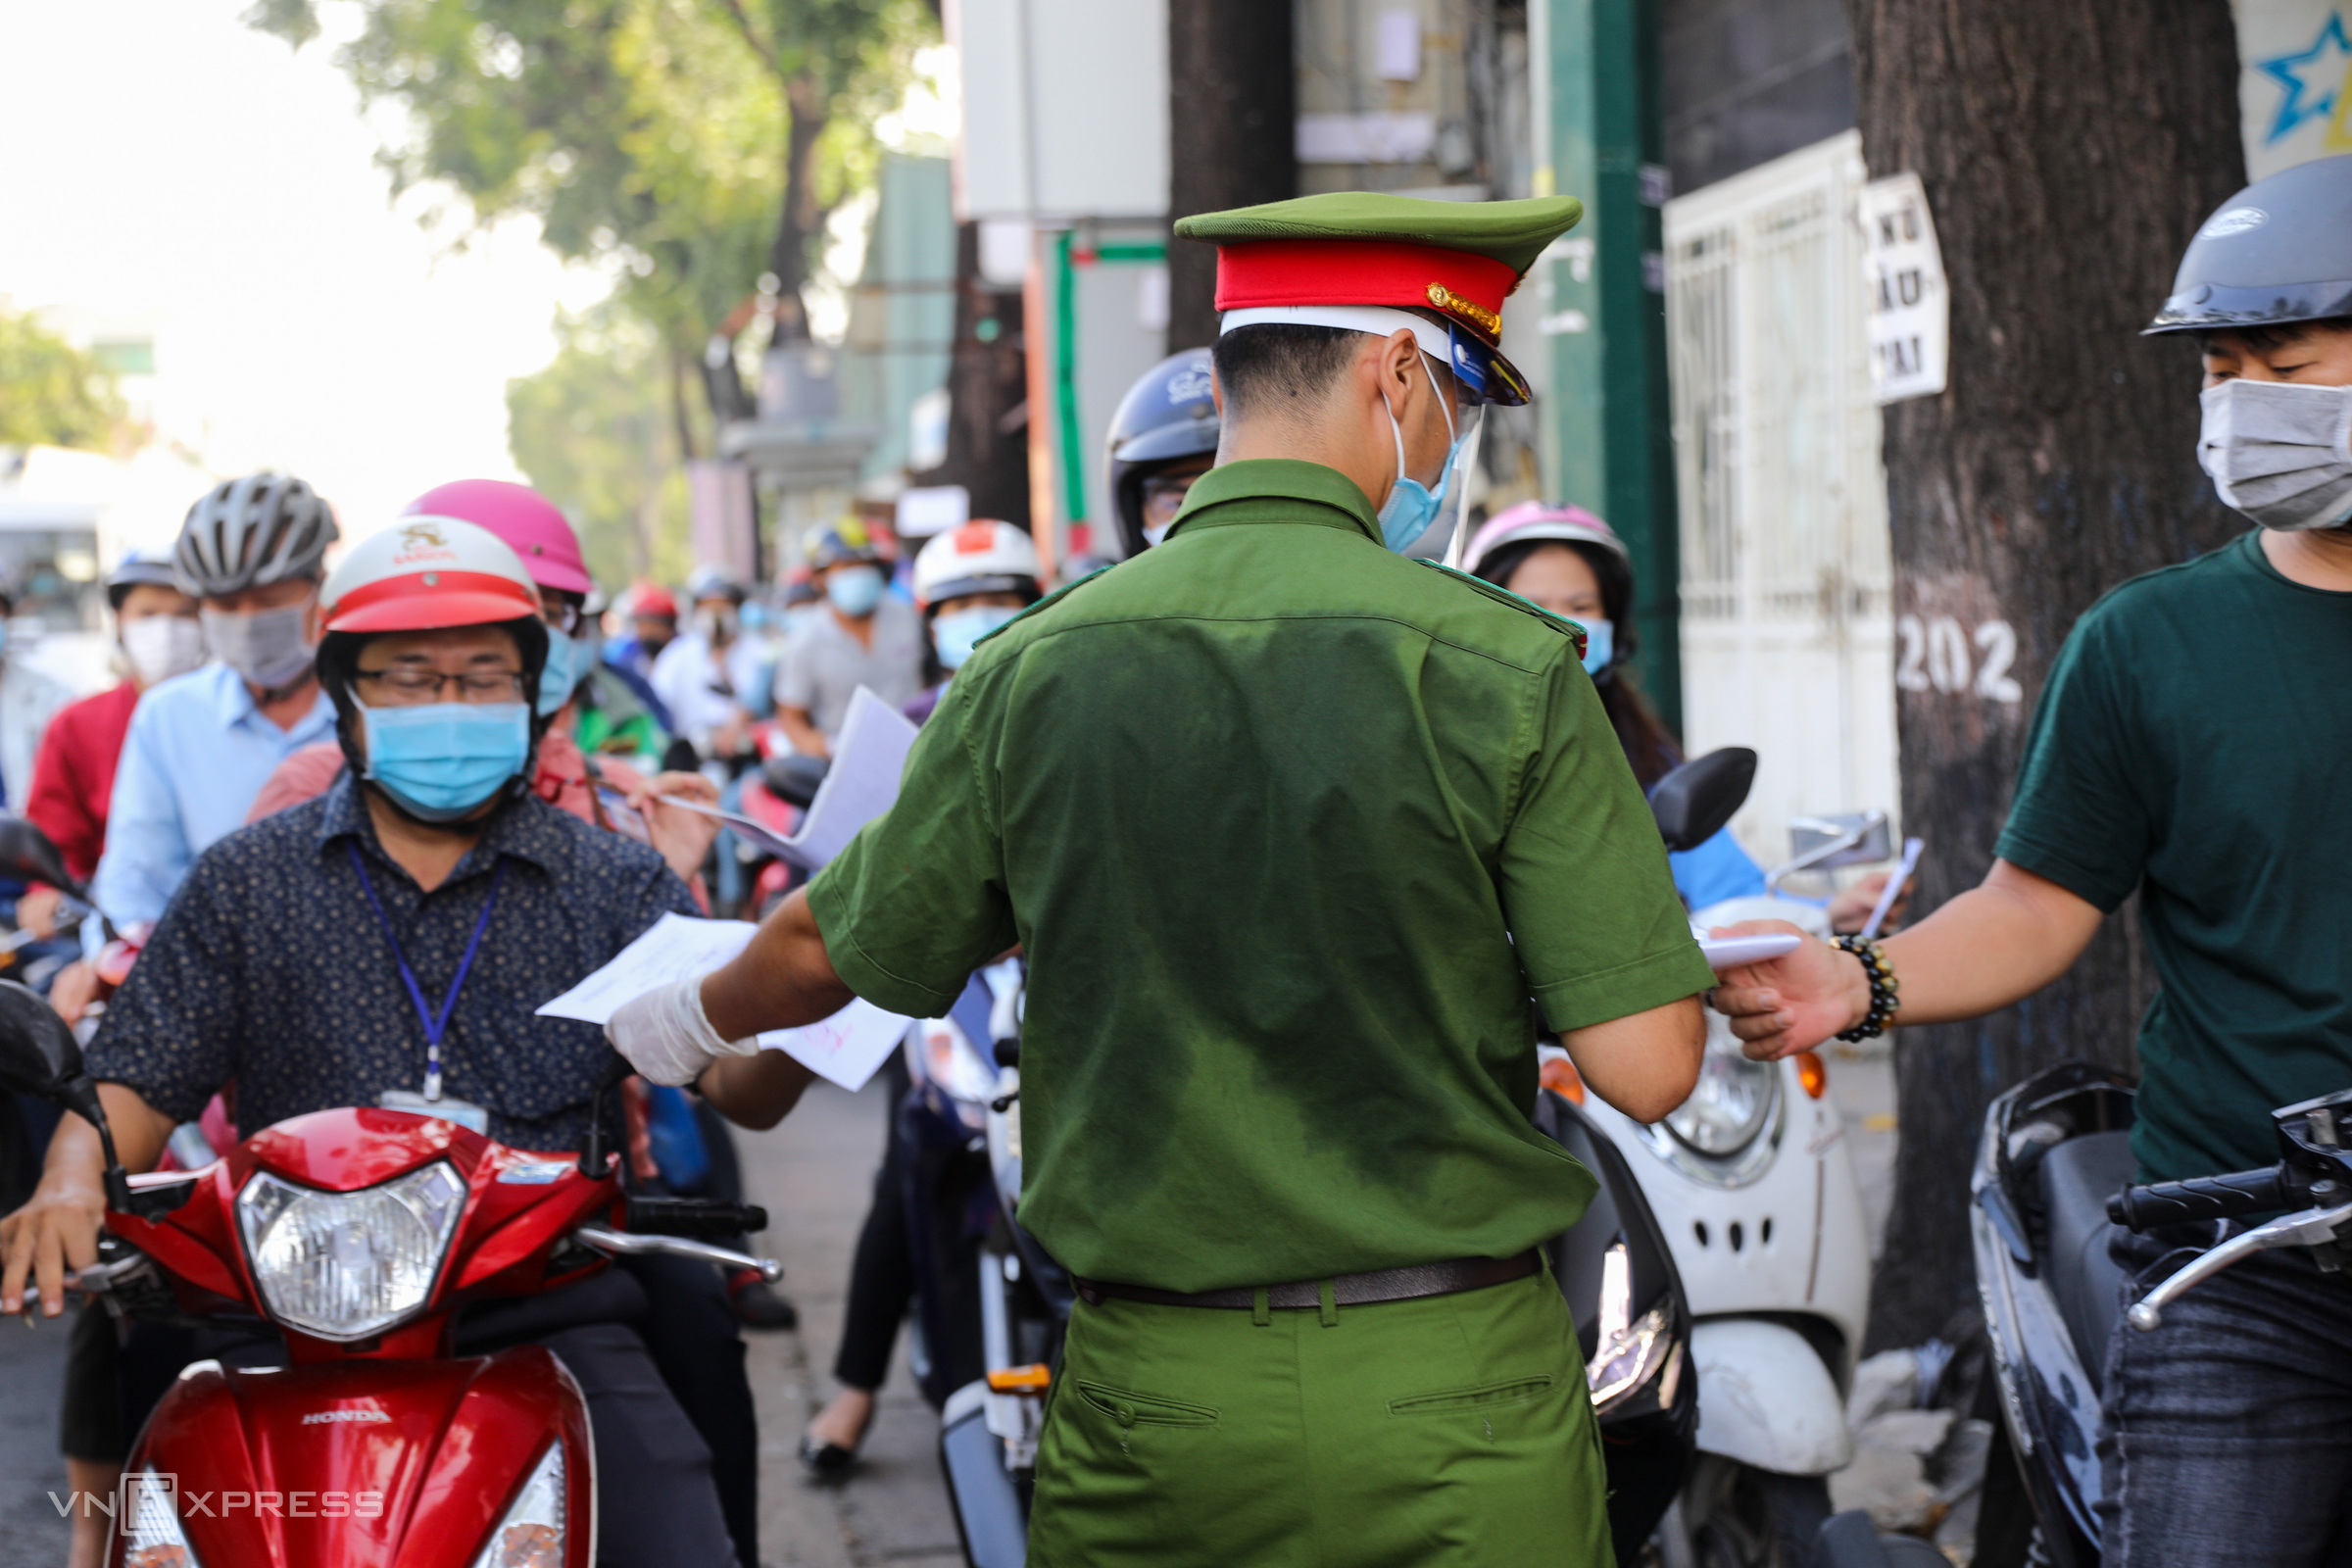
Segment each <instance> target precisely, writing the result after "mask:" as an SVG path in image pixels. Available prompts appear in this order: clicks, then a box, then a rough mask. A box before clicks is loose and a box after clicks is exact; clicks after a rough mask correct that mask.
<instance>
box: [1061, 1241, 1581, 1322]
mask: <svg viewBox="0 0 2352 1568" xmlns="http://www.w3.org/2000/svg"><path fill="white" fill-rule="evenodd" d="M1541 1267H1543V1263H1542V1262H1541V1261H1540V1260H1539V1258H1538V1257H1537V1255H1536V1251H1535V1249H1533V1248H1530V1249H1528V1250H1526V1251H1524V1252H1521V1253H1520V1254H1519V1255H1518V1256H1517V1257H1457V1258H1454V1259H1453V1260H1451V1261H1450V1262H1445V1263H1415V1264H1413V1265H1411V1266H1410V1267H1408V1268H1380V1269H1374V1270H1373V1271H1372V1272H1371V1273H1369V1274H1342V1275H1339V1276H1337V1277H1335V1278H1333V1279H1332V1280H1330V1281H1328V1282H1326V1281H1323V1280H1300V1281H1299V1282H1297V1283H1296V1284H1291V1285H1273V1286H1266V1287H1262V1289H1264V1290H1265V1293H1266V1304H1267V1305H1268V1306H1278V1307H1283V1308H1285V1309H1288V1310H1292V1311H1297V1310H1299V1309H1301V1308H1307V1309H1312V1308H1316V1307H1320V1306H1321V1305H1322V1304H1323V1287H1324V1285H1325V1284H1326V1283H1328V1284H1329V1285H1330V1286H1331V1295H1332V1301H1333V1304H1335V1305H1338V1306H1369V1305H1372V1304H1373V1303H1375V1302H1379V1301H1413V1300H1418V1299H1421V1298H1422V1297H1424V1296H1451V1295H1453V1294H1454V1293H1455V1292H1456V1291H1477V1290H1484V1289H1485V1288H1486V1287H1488V1286H1490V1285H1507V1284H1509V1283H1510V1282H1511V1281H1512V1280H1523V1279H1525V1278H1527V1277H1528V1276H1529V1275H1530V1274H1533V1273H1535V1272H1536V1270H1538V1269H1539V1268H1541ZM1076 1284H1077V1286H1078V1295H1079V1297H1080V1298H1081V1299H1083V1300H1085V1302H1086V1303H1087V1304H1088V1305H1089V1306H1101V1305H1102V1304H1103V1301H1104V1300H1105V1299H1108V1298H1111V1297H1116V1298H1117V1299H1120V1300H1122V1301H1149V1302H1151V1303H1152V1305H1154V1306H1223V1307H1239V1308H1242V1309H1243V1310H1245V1311H1246V1310H1248V1309H1250V1308H1251V1307H1253V1306H1255V1305H1256V1304H1257V1291H1258V1289H1259V1288H1257V1287H1251V1286H1248V1285H1237V1286H1234V1287H1232V1288H1231V1289H1229V1290H1222V1291H1197V1292H1195V1293H1194V1294H1192V1295H1190V1296H1187V1295H1186V1294H1184V1293H1183V1292H1181V1291H1158V1290H1153V1289H1152V1287H1151V1286H1149V1285H1113V1284H1110V1283H1108V1282H1107V1281H1103V1280H1079V1281H1077V1282H1076Z"/></svg>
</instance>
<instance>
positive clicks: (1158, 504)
mask: <svg viewBox="0 0 2352 1568" xmlns="http://www.w3.org/2000/svg"><path fill="white" fill-rule="evenodd" d="M1200 477H1201V475H1199V474H1197V473H1155V474H1153V475H1152V477H1150V478H1149V479H1146V480H1145V481H1144V515H1145V516H1146V517H1148V518H1150V519H1151V520H1152V522H1154V523H1161V522H1166V521H1167V520H1168V519H1169V518H1171V517H1173V516H1175V515H1176V514H1177V513H1179V512H1182V511H1183V510H1184V498H1185V497H1186V496H1187V495H1190V494H1191V493H1192V489H1193V481H1194V480H1195V479H1198V478H1200Z"/></svg>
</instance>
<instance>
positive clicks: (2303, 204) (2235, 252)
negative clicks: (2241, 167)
mask: <svg viewBox="0 0 2352 1568" xmlns="http://www.w3.org/2000/svg"><path fill="white" fill-rule="evenodd" d="M2337 316H2352V154H2347V155H2345V156H2343V157H2340V158H2316V159H2314V160H2312V161H2311V162H2310V163H2308V164H2297V165H2295V166H2294V167H2293V168H2292V169H2282V170H2280V171H2279V172H2278V173H2276V174H2273V175H2271V176H2270V177H2269V178H2268V179H2258V180H2256V181H2255V182H2254V183H2253V184H2251V185H2248V186H2247V187H2246V188H2245V189H2244V190H2241V191H2239V192H2238V193H2237V194H2236V195H2234V196H2232V197H2230V198H2229V200H2228V201H2226V202H2224V203H2222V205H2221V209H2220V211H2218V212H2216V213H2215V214H2214V215H2213V216H2212V217H2211V218H2209V219H2207V220H2206V221H2205V223H2204V226H2203V227H2201V228H2199V229H2198V230H2197V233H2196V237H2195V238H2194V239H2191V240H2190V241H2189V242H2188V251H2187V254H2185V255H2183V256H2182V257H2181V258H2180V275H2179V276H2177V277H2176V278H2174V279H2173V293H2172V297H2171V298H2170V299H2168V300H2166V301H2165V302H2164V309H2163V310H2161V311H2158V312H2157V313H2156V319H2155V320H2153V321H2150V322H2149V323H2148V325H2147V329H2146V332H2145V333H2144V334H2143V335H2146V336H2154V335H2156V334H2158V333H2163V332H2216V331H2223V330H2226V329H2228V328H2230V327H2239V326H2279V325H2283V324H2285V323H2286V322H2288V321H2321V320H2326V319H2328V318H2330V317H2337Z"/></svg>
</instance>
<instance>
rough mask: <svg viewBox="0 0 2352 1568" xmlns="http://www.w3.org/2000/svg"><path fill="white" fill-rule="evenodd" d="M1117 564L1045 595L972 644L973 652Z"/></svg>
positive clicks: (1100, 569)
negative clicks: (1007, 628)
mask: <svg viewBox="0 0 2352 1568" xmlns="http://www.w3.org/2000/svg"><path fill="white" fill-rule="evenodd" d="M1117 564H1118V563H1117V562H1115V561H1114V562H1112V563H1110V565H1107V566H1097V567H1096V568H1095V569H1094V570H1092V571H1090V572H1088V573H1087V574H1086V575H1085V576H1083V577H1080V578H1079V579H1078V580H1077V581H1075V582H1065V583H1063V584H1062V585H1061V586H1060V587H1058V588H1056V589H1054V591H1053V592H1052V593H1050V594H1048V595H1046V597H1045V598H1043V599H1040V600H1039V601H1038V602H1037V603H1036V604H1034V605H1030V606H1028V607H1027V608H1026V609H1024V610H1023V611H1022V612H1021V613H1019V614H1017V615H1015V616H1013V617H1012V618H1011V619H1010V620H1008V621H1006V622H1005V625H1004V626H998V627H996V628H994V629H993V630H991V631H990V632H989V633H988V634H987V635H986V636H983V637H981V638H980V639H979V640H978V641H976V642H974V643H973V644H972V648H973V650H974V651H975V652H977V651H978V650H979V648H980V645H981V644H982V643H986V642H989V641H992V640H993V639H995V638H997V637H1000V636H1002V635H1004V632H1005V627H1007V626H1017V625H1019V624H1020V623H1021V622H1022V621H1024V620H1027V619H1028V618H1029V617H1030V616H1031V615H1034V614H1036V613H1038V612H1039V611H1041V610H1043V609H1045V608H1046V607H1047V606H1048V605H1053V604H1059V603H1060V602H1061V601H1062V600H1064V599H1066V598H1068V597H1069V596H1070V595H1071V594H1074V593H1076V592H1077V591H1078V590H1079V589H1081V588H1083V587H1085V586H1086V585H1087V584H1088V583H1090V582H1093V581H1094V580H1095V579H1096V578H1097V577H1100V576H1102V575H1103V573H1104V572H1106V571H1108V570H1109V569H1110V567H1111V566H1115V565H1117Z"/></svg>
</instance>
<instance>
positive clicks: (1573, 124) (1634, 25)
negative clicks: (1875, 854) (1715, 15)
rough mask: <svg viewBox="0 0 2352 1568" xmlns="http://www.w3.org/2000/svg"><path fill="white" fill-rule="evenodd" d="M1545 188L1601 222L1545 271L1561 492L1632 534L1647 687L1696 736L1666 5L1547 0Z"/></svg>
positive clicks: (1547, 428)
mask: <svg viewBox="0 0 2352 1568" xmlns="http://www.w3.org/2000/svg"><path fill="white" fill-rule="evenodd" d="M1529 21H1530V24H1531V27H1530V31H1531V32H1532V33H1533V34H1534V36H1533V37H1532V38H1531V39H1530V43H1531V46H1532V47H1531V51H1530V52H1531V55H1532V56H1533V60H1534V64H1535V67H1536V72H1537V80H1536V83H1535V87H1536V92H1535V98H1536V104H1535V113H1536V123H1537V129H1538V136H1539V145H1538V147H1537V158H1536V191H1537V193H1538V194H1539V195H1549V194H1551V193H1552V192H1554V191H1559V192H1564V193H1566V194H1568V195H1571V196H1576V197H1579V198H1581V199H1582V200H1583V201H1584V204H1585V220H1584V221H1583V222H1582V223H1580V224H1578V225H1577V226H1576V228H1575V229H1573V230H1571V231H1570V233H1569V234H1568V236H1567V237H1566V238H1565V239H1564V240H1562V241H1561V242H1560V243H1559V244H1557V245H1555V246H1554V247H1553V248H1552V251H1551V252H1550V253H1548V254H1547V255H1546V257H1545V259H1544V260H1543V261H1541V262H1539V263H1538V264H1537V265H1538V266H1539V267H1544V268H1548V269H1550V278H1549V281H1550V284H1551V287H1550V290H1549V293H1548V296H1547V297H1545V296H1544V295H1543V294H1541V293H1539V298H1542V299H1544V307H1543V309H1544V316H1545V319H1544V330H1545V333H1546V334H1547V337H1546V345H1547V350H1548V360H1549V363H1548V366H1547V368H1548V369H1549V371H1550V376H1549V387H1550V395H1549V396H1548V397H1547V398H1546V399H1545V403H1546V404H1547V408H1546V412H1545V417H1544V468H1545V471H1546V473H1547V474H1548V475H1549V477H1550V481H1551V485H1550V488H1551V491H1552V494H1553V496H1554V497H1555V498H1556V499H1558V500H1560V501H1564V502H1572V503H1575V504H1577V505H1579V506H1584V507H1589V508H1591V509H1592V510H1593V511H1595V512H1597V513H1599V514H1600V515H1602V516H1603V517H1606V518H1607V519H1608V521H1609V526H1611V527H1612V528H1614V529H1616V531H1617V534H1618V537H1620V538H1621V539H1623V540H1624V541H1625V544H1626V549H1627V550H1628V551H1630V552H1631V553H1632V556H1633V564H1634V581H1635V599H1634V620H1635V624H1636V627H1637V628H1638V630H1639V632H1640V635H1641V643H1642V653H1641V657H1640V659H1639V660H1638V661H1637V662H1636V665H1635V667H1636V669H1637V670H1638V671H1639V672H1640V677H1641V682H1642V691H1643V692H1644V693H1645V694H1646V695H1647V696H1648V697H1649V699H1650V702H1651V703H1652V705H1653V706H1655V707H1656V709H1657V711H1658V714H1659V716H1660V717H1662V718H1664V719H1665V720H1666V723H1667V725H1668V726H1669V727H1670V728H1672V729H1673V730H1675V731H1676V733H1677V734H1680V733H1681V730H1682V717H1683V659H1682V641H1681V620H1682V613H1681V605H1682V597H1681V580H1682V545H1681V531H1682V530H1681V525H1680V521H1679V518H1678V515H1677V513H1676V509H1675V496H1674V434H1673V430H1672V427H1671V419H1672V406H1671V403H1670V401H1669V399H1668V394H1667V384H1666V295H1665V276H1664V273H1665V262H1664V257H1663V244H1664V238H1663V220H1662V215H1661V214H1660V212H1659V209H1660V207H1662V206H1663V205H1664V203H1665V197H1666V173H1665V170H1664V168H1663V146H1664V137H1663V132H1662V127H1661V124H1660V115H1659V112H1658V101H1659V100H1658V48H1657V8H1656V0H1531V4H1530V6H1529Z"/></svg>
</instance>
